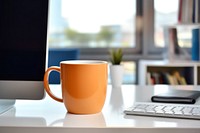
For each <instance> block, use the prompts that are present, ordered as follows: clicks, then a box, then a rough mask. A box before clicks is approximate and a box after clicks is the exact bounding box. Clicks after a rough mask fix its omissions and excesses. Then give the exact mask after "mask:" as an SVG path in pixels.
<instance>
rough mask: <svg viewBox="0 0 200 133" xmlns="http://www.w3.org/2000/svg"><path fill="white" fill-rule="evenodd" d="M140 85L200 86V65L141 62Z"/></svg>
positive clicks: (196, 63)
mask: <svg viewBox="0 0 200 133" xmlns="http://www.w3.org/2000/svg"><path fill="white" fill-rule="evenodd" d="M139 68H140V69H139V85H155V84H167V85H200V63H198V62H189V61H185V62H177V61H176V62H169V61H155V60H141V61H139Z"/></svg>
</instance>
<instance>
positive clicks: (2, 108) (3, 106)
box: [0, 99, 15, 115]
mask: <svg viewBox="0 0 200 133" xmlns="http://www.w3.org/2000/svg"><path fill="white" fill-rule="evenodd" d="M14 104H15V100H7V99H0V115H1V114H3V113H4V112H6V111H8V110H9V109H11V108H12V107H13V105H14Z"/></svg>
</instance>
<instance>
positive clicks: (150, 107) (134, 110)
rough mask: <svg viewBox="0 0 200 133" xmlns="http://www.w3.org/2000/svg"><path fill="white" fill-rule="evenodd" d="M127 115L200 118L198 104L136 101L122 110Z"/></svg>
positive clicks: (199, 106)
mask: <svg viewBox="0 0 200 133" xmlns="http://www.w3.org/2000/svg"><path fill="white" fill-rule="evenodd" d="M124 113H125V114H127V115H142V116H153V117H167V118H184V119H200V105H188V104H187V105H183V104H163V103H146V102H140V103H139V102H138V103H135V104H134V106H133V107H130V108H128V109H125V110H124Z"/></svg>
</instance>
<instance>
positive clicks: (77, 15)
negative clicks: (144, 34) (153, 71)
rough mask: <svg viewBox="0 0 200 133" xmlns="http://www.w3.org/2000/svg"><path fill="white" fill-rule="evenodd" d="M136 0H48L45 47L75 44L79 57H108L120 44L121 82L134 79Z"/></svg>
mask: <svg viewBox="0 0 200 133" xmlns="http://www.w3.org/2000/svg"><path fill="white" fill-rule="evenodd" d="M135 18H136V0H117V1H115V0H96V1H94V0H50V13H49V37H48V39H49V47H50V48H78V49H80V51H81V55H80V58H81V59H101V60H109V49H110V48H119V47H122V48H123V52H124V54H125V56H124V62H123V64H124V66H125V76H124V83H135V82H136V81H135V75H136V74H135V69H136V65H135V62H134V60H133V59H132V57H131V59H130V55H133V53H134V51H136V49H138V47H139V46H136V45H137V44H136V35H135V34H136V28H135V27H136V26H135V25H136V23H135V22H136V21H135Z"/></svg>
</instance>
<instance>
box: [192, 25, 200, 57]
mask: <svg viewBox="0 0 200 133" xmlns="http://www.w3.org/2000/svg"><path fill="white" fill-rule="evenodd" d="M199 32H200V29H199V28H195V29H192V48H191V53H192V60H194V61H199V60H200V54H199V52H200V42H199V38H200V34H199Z"/></svg>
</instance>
